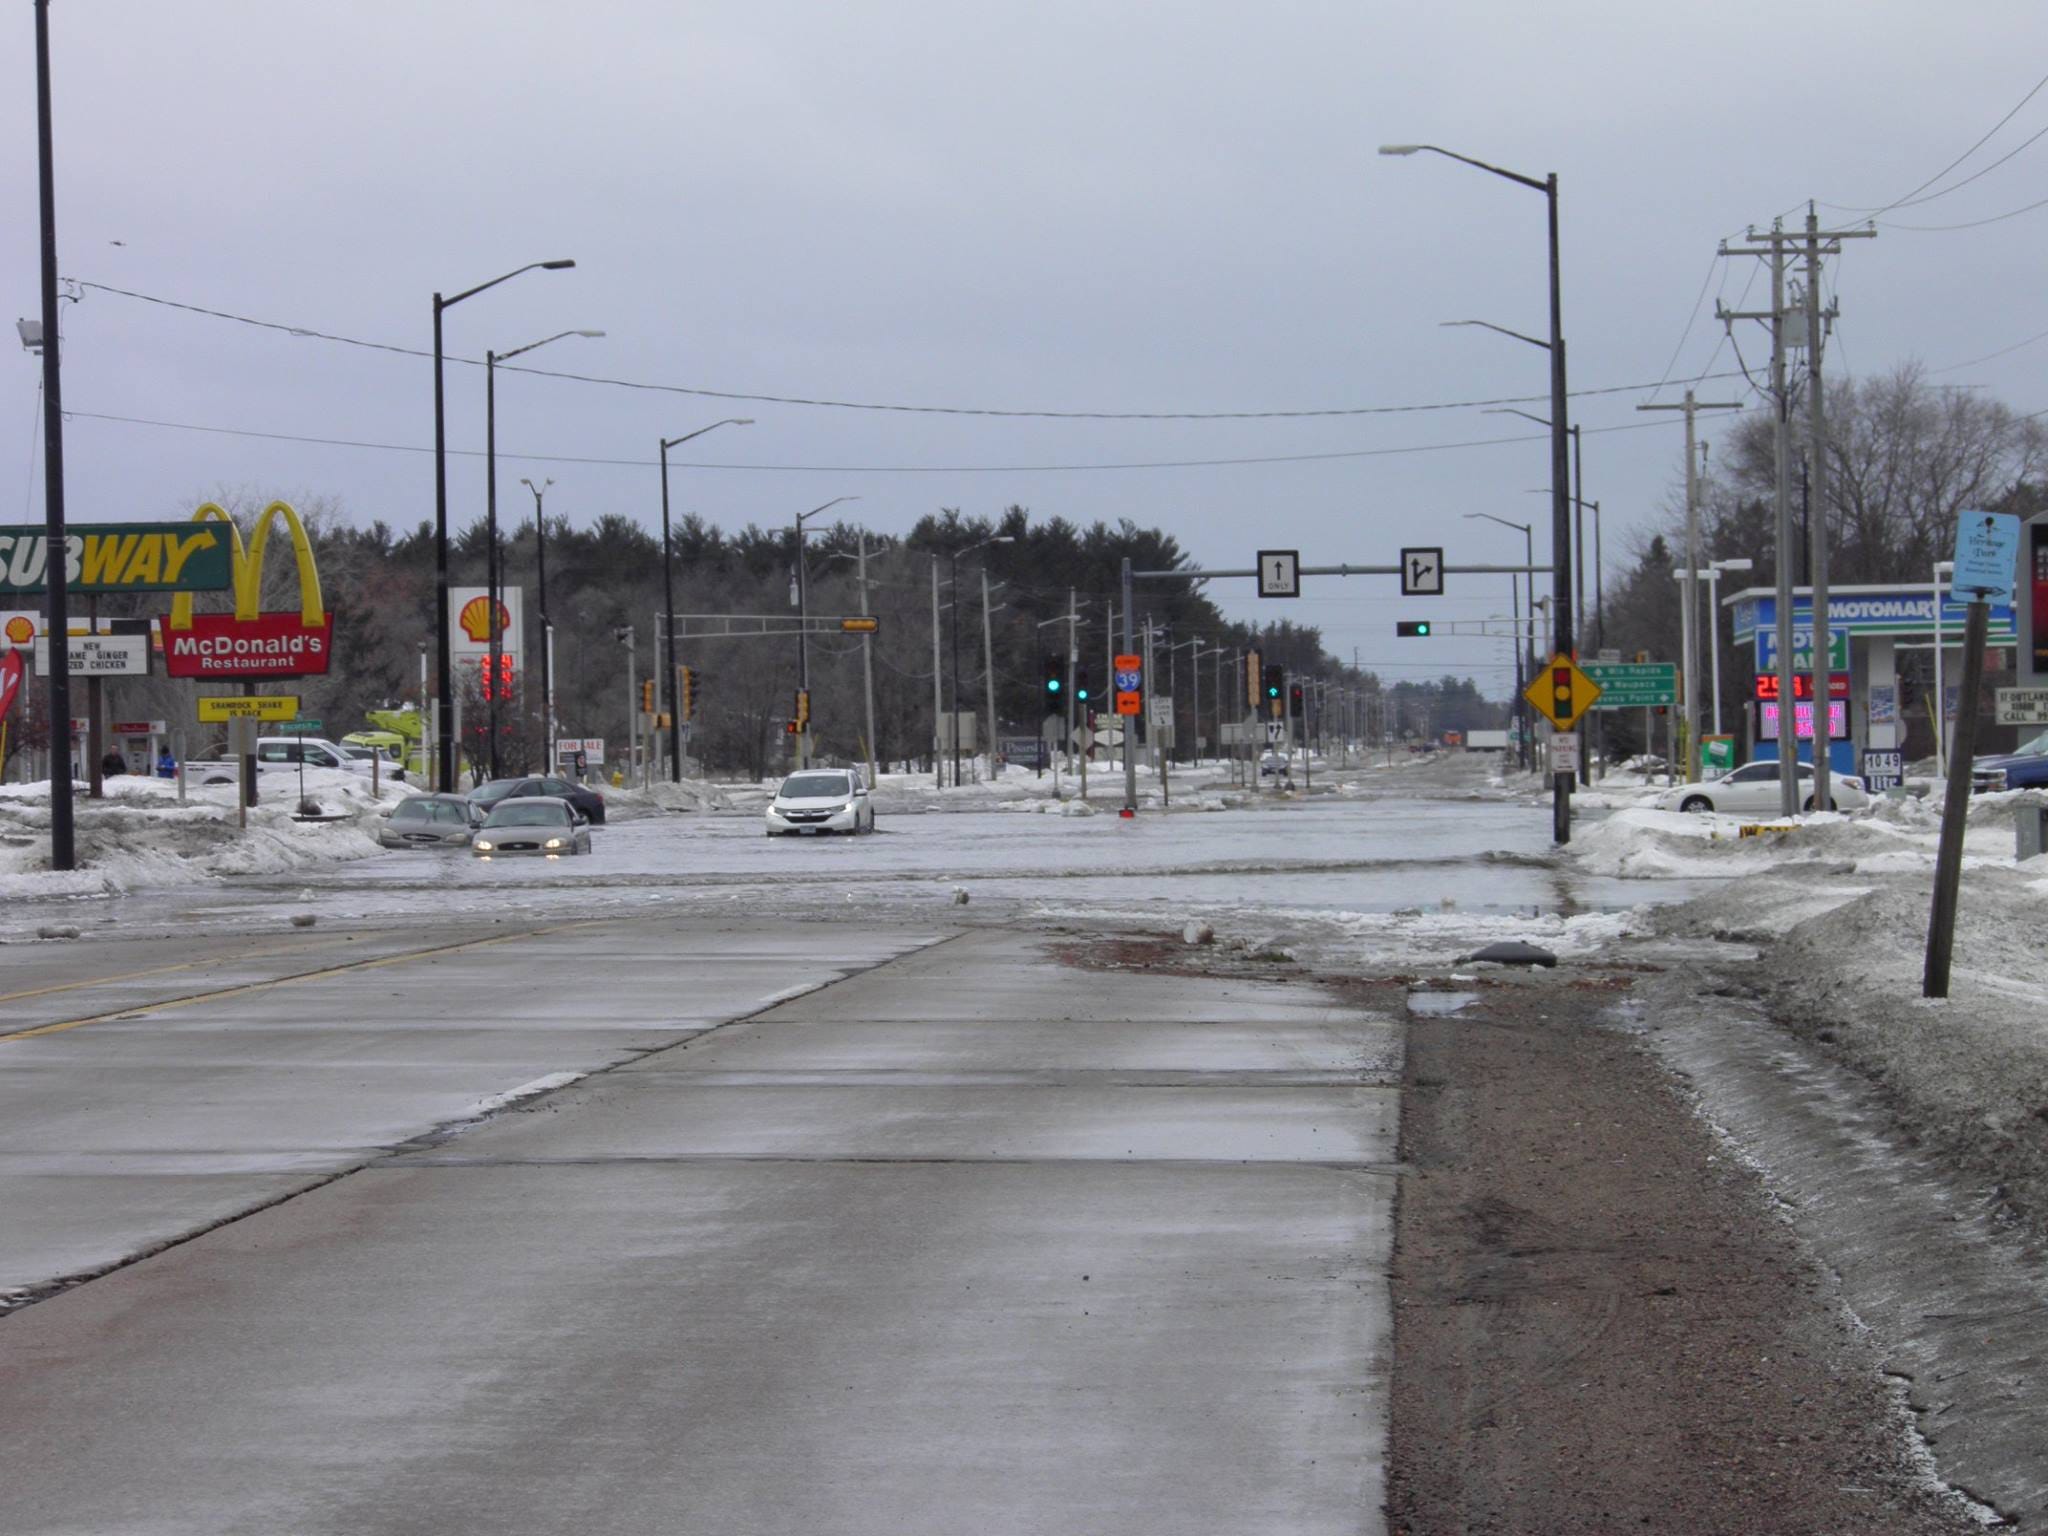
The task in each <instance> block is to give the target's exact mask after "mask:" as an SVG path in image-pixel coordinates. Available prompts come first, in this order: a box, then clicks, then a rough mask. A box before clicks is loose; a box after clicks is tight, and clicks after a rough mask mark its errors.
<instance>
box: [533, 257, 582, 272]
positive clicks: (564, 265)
mask: <svg viewBox="0 0 2048 1536" xmlns="http://www.w3.org/2000/svg"><path fill="white" fill-rule="evenodd" d="M540 265H541V270H542V271H544V272H561V271H565V270H566V269H568V268H570V267H573V266H575V265H576V262H575V260H574V258H564V259H563V260H561V261H544V262H542V263H541V264H540Z"/></svg>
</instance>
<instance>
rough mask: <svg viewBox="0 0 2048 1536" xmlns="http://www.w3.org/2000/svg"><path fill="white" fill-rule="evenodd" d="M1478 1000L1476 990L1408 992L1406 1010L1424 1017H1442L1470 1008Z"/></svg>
mask: <svg viewBox="0 0 2048 1536" xmlns="http://www.w3.org/2000/svg"><path fill="white" fill-rule="evenodd" d="M1478 1001H1479V994H1478V993H1477V992H1410V993H1409V994H1408V1011H1409V1012H1410V1013H1415V1014H1420V1015H1422V1016H1423V1017H1424V1018H1431V1019H1442V1018H1448V1017H1449V1016H1450V1015H1452V1014H1454V1013H1457V1012H1459V1011H1461V1010H1463V1009H1466V1008H1470V1007H1471V1006H1472V1005H1473V1004H1474V1003H1476V1002H1478Z"/></svg>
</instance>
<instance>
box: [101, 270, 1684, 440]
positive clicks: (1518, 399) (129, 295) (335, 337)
mask: <svg viewBox="0 0 2048 1536" xmlns="http://www.w3.org/2000/svg"><path fill="white" fill-rule="evenodd" d="M78 285H79V286H80V287H81V288H86V289H90V290H92V291H93V292H96V293H106V294H112V295H114V296H116V297H119V298H124V299H134V300H138V301H139V302H142V303H145V304H155V305H159V306H161V307H163V308H166V309H176V310H183V311H185V312H186V313H188V314H196V315H204V316H206V317H208V318H210V319H215V320H227V321H232V322H233V323H235V324H237V325H246V326H252V327H254V328H256V329H258V330H266V331H278V332H281V333H283V334H285V335H288V336H296V337H301V338H304V339H308V340H313V341H327V342H333V343H335V344H336V345H339V346H348V347H358V348H362V349H364V350H367V351H372V352H384V353H389V354H392V355H394V356H398V357H414V358H431V357H432V356H433V355H434V354H433V353H432V352H431V351H428V350H425V349H423V348H419V347H401V346H398V345H396V344H394V343H391V342H384V341H367V340H364V339H362V338H360V337H355V336H343V335H340V334H338V333H335V332H332V331H320V330H314V329H312V328H310V327H308V326H300V325H286V324H283V323H281V322H279V321H275V320H259V319H256V318H254V317H253V316H249V315H239V314H236V313H234V312H233V311H231V310H224V309H211V308H208V307H207V306H205V305H201V304H188V303H186V302H184V301H182V300H179V299H166V298H162V297H160V296H158V295H156V294H149V293H138V292H136V291H135V290H133V289H129V288H115V287H112V286H110V285H109V284H106V283H95V282H87V281H84V280H82V279H81V280H78ZM443 361H445V362H450V363H457V364H460V365H462V366H464V367H472V368H481V367H483V366H484V362H483V359H481V358H472V357H459V356H456V355H454V354H444V356H443ZM497 368H498V371H499V372H500V373H522V374H527V375H530V376H531V377H534V378H543V379H560V380H564V381H567V382H570V383H576V384H599V385H604V386H606V387H609V388H613V389H631V390H644V391H651V392H655V393H660V394H676V395H691V396H695V397H697V398H701V399H711V400H733V401H740V402H745V403H750V404H757V405H791V406H804V407H809V408H815V409H820V410H842V411H886V412H896V413H901V414H909V415H924V416H978V417H997V418H1009V419H1026V420H1049V421H1296V420H1318V419H1325V418H1332V417H1353V416H1401V415H1412V414H1416V413H1421V412H1429V411H1462V410H1477V409H1480V408H1483V407H1486V406H1494V405H1526V404H1529V403H1531V402H1547V401H1548V400H1549V399H1550V396H1549V395H1548V394H1547V393H1545V394H1540V395H1507V396H1502V397H1500V398H1498V399H1484V400H1443V401H1426V402H1418V403H1414V404H1407V405H1360V406H1329V407H1314V408H1308V409H1301V410H1257V411H1080V410H1035V409H1034V410H1024V409H1008V408H999V407H993V406H965V405H908V404H902V403H896V402H888V401H863V400H834V399H828V398H824V397H815V396H804V395H770V394H749V393H745V392H742V391H739V390H729V389H710V388H705V387H701V386H698V385H691V384H663V383H656V382H650V381H647V380H642V379H622V378H614V377H610V376H608V375H604V374H592V373H572V372H568V371H566V370H562V369H552V368H532V367H527V366H526V365H524V364H515V363H502V362H501V363H499V364H498V365H497ZM1645 387H1646V386H1645V385H1642V384H1616V385H1607V386H1603V387H1600V388H1595V389H1575V390H1573V391H1572V392H1571V393H1572V397H1573V398H1582V397H1592V396H1597V395H1617V394H1632V393H1635V392H1637V391H1639V390H1641V389H1643V388H1645Z"/></svg>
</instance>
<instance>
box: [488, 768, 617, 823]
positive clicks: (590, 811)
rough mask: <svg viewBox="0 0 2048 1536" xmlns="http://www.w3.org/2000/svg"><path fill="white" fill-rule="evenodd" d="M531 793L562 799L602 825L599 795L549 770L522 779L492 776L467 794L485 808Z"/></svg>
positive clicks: (532, 794)
mask: <svg viewBox="0 0 2048 1536" xmlns="http://www.w3.org/2000/svg"><path fill="white" fill-rule="evenodd" d="M534 795H552V796H553V797H554V798H555V799H557V800H566V801H568V802H569V803H570V804H571V805H573V806H575V807H576V809H577V810H579V811H581V812H582V813H583V815H584V817H585V818H586V819H587V820H589V821H591V822H594V823H595V824H596V825H598V826H600V827H601V826H603V825H604V796H603V795H601V794H599V793H598V792H597V791H596V790H594V789H592V788H590V787H589V786H588V785H586V784H577V783H574V782H572V781H571V780H569V779H558V778H555V777H553V776H552V775H549V774H535V775H533V776H531V777H529V778H523V779H492V780H490V781H488V782H487V783H483V784H479V785H477V787H476V788H475V789H472V790H471V791H470V792H469V798H470V799H471V800H473V801H475V802H476V803H477V804H478V805H480V806H482V807H483V808H484V809H485V810H487V811H488V810H490V809H491V808H492V807H494V806H496V805H497V804H498V802H499V801H501V800H522V799H527V798H530V797H532V796H534Z"/></svg>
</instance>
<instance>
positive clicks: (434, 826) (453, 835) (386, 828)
mask: <svg viewBox="0 0 2048 1536" xmlns="http://www.w3.org/2000/svg"><path fill="white" fill-rule="evenodd" d="M483 823H484V813H483V811H482V809H481V808H480V807H478V806H476V805H473V804H471V803H470V802H469V801H468V800H467V799H465V798H464V797H463V796H461V795H414V796H412V797H411V798H409V799H406V800H401V801H399V802H398V804H397V805H396V806H394V807H392V811H391V814H390V815H389V816H387V817H386V818H385V819H384V821H383V823H382V824H381V825H380V826H379V827H378V828H377V841H378V842H379V843H381V844H383V845H384V846H385V847H386V848H467V847H468V846H469V839H470V834H471V833H473V832H474V831H476V829H477V828H478V827H480V826H482V825H483Z"/></svg>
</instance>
